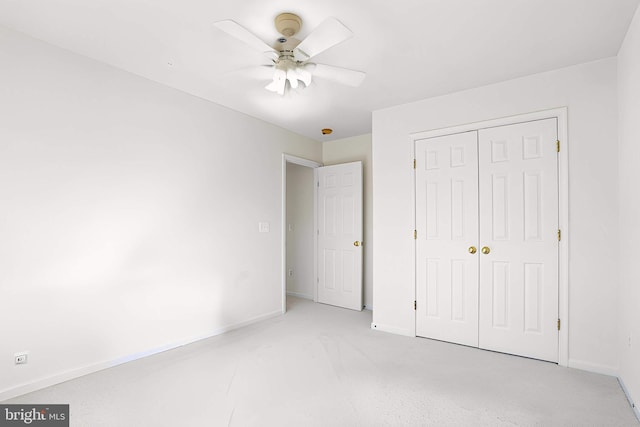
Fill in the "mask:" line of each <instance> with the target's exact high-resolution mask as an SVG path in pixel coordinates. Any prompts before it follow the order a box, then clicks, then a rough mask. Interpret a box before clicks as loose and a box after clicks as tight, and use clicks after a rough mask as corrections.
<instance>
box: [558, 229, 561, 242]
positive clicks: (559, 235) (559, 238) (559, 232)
mask: <svg viewBox="0 0 640 427" xmlns="http://www.w3.org/2000/svg"><path fill="white" fill-rule="evenodd" d="M560 240H562V231H560V230H558V242H559V241H560Z"/></svg>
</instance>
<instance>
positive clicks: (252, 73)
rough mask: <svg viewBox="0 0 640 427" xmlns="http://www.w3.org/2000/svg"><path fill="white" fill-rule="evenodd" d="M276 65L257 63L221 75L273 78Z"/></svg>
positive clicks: (225, 76) (254, 78)
mask: <svg viewBox="0 0 640 427" xmlns="http://www.w3.org/2000/svg"><path fill="white" fill-rule="evenodd" d="M274 68H275V65H257V66H251V67H244V68H238V69H235V70H231V71H228V72H226V73H223V74H220V77H224V78H228V77H242V78H246V79H250V80H271V79H272V78H273V70H274Z"/></svg>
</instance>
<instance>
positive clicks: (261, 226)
mask: <svg viewBox="0 0 640 427" xmlns="http://www.w3.org/2000/svg"><path fill="white" fill-rule="evenodd" d="M258 231H259V232H260V233H268V232H269V223H268V222H259V223H258Z"/></svg>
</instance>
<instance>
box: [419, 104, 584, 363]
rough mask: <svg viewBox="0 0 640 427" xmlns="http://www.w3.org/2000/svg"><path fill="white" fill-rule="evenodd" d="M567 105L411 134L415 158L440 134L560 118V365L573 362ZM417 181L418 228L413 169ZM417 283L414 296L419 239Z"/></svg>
mask: <svg viewBox="0 0 640 427" xmlns="http://www.w3.org/2000/svg"><path fill="white" fill-rule="evenodd" d="M567 116H568V114H567V107H560V108H554V109H550V110H542V111H536V112H532V113H525V114H519V115H514V116H508V117H501V118H497V119H492V120H483V121H479V122H473V123H467V124H462V125H457V126H451V127H446V128H440V129H432V130H426V131H421V132H416V133H412V134H410V135H409V146H410V147H409V148H410V153H411V158H412V161H413V160H415V153H416V151H415V147H416V141H418V140H421V139H426V138H434V137H437V136H445V135H450V134H455V133H462V132H469V131H477V130H481V129H486V128H491V127H498V126H506V125H512V124H517V123H522V122H530V121H535V120H543V119H552V118H556V119H557V120H558V140H559V141H560V152H559V153H558V202H559V203H558V209H559V211H558V226H559V227H560V230H562V239H561V240H560V242H559V250H558V269H559V274H558V276H559V277H558V318H559V319H560V325H561V328H560V331H559V333H558V365H560V366H565V367H566V366H568V362H569V326H570V325H569V239H570V237H571V233H570V230H569V133H568V128H567ZM411 174H412V180H413V190H414V191H413V194H412V199H413V201H412V202H413V203H412V204H413V227H414V230H415V229H416V196H415V192H416V187H415V186H416V171H415V169H412V172H411ZM413 261H414V271H413V282H414V299H415V295H416V293H417V290H416V289H417V283H416V278H417V274H416V268H417V251H416V242H415V241H414V244H413ZM413 317H414V322H413V325H414V326H413V332H414V336H416V312H415V311H413Z"/></svg>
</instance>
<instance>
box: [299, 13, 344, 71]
mask: <svg viewBox="0 0 640 427" xmlns="http://www.w3.org/2000/svg"><path fill="white" fill-rule="evenodd" d="M352 36H353V33H352V32H351V30H350V29H348V28H347V27H345V26H344V25H343V24H342V23H341V22H340V21H338V20H337V19H336V18H327V19H326V20H325V21H324V22H323V23H322V24H320V25H318V27H316V29H315V30H313V31H312V32H311V34H309V35H308V36H307V38H305V39H304V40H303V41H302V43H300V44H299V45H298V47H296V48H295V49H294V51H293V52H294V55H295V57H296V59H297V60H298V61H307V60H308V59H310V58H313V57H314V56H316V55H318V54H319V53H321V52H324V51H325V50H327V49H329V48H330V47H332V46H335V45H337V44H338V43H342V42H343V41H345V40H347V39H349V38H350V37H352Z"/></svg>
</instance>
